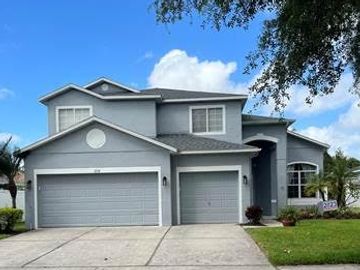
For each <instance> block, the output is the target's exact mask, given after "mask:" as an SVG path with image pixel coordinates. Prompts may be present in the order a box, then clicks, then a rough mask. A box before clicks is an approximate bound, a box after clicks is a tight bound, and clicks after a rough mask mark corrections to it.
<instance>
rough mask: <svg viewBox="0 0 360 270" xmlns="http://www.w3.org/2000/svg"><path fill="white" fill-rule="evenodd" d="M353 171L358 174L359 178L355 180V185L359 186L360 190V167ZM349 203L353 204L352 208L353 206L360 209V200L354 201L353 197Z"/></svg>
mask: <svg viewBox="0 0 360 270" xmlns="http://www.w3.org/2000/svg"><path fill="white" fill-rule="evenodd" d="M353 171H354V173H356V174H357V178H356V180H355V183H356V184H357V185H359V188H360V167H357V168H355V169H354V170H353ZM348 201H349V202H351V204H350V206H352V207H360V199H354V198H353V197H350V198H349V200H348Z"/></svg>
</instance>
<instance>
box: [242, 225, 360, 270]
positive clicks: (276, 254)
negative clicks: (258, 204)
mask: <svg viewBox="0 0 360 270" xmlns="http://www.w3.org/2000/svg"><path fill="white" fill-rule="evenodd" d="M246 231H247V232H248V233H249V234H250V235H251V236H252V237H253V239H254V240H255V241H256V242H257V244H258V245H259V246H260V247H261V248H262V249H263V250H264V252H265V253H266V255H267V256H268V258H269V260H270V261H271V263H273V264H274V265H297V264H340V263H360V219H348V220H331V219H329V220H303V221H300V222H298V223H297V225H296V226H295V227H283V228H263V229H261V230H259V229H246Z"/></svg>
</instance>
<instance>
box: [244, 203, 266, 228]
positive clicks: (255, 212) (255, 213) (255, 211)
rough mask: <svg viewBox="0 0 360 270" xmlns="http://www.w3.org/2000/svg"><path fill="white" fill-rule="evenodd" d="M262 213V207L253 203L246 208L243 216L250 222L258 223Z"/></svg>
mask: <svg viewBox="0 0 360 270" xmlns="http://www.w3.org/2000/svg"><path fill="white" fill-rule="evenodd" d="M262 215H263V209H262V208H261V207H260V206H257V205H253V206H249V207H248V208H246V211H245V216H246V217H247V218H248V220H249V222H250V224H252V225H260V224H261V223H260V220H261V218H262Z"/></svg>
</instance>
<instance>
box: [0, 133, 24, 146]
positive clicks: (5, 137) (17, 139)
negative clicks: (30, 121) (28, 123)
mask: <svg viewBox="0 0 360 270" xmlns="http://www.w3.org/2000/svg"><path fill="white" fill-rule="evenodd" d="M10 137H12V139H11V143H13V144H17V143H19V142H20V141H21V140H20V137H19V136H18V135H15V134H11V133H8V132H0V143H3V142H6V141H7V140H8V139H9V138H10Z"/></svg>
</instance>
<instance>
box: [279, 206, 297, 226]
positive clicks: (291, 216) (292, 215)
mask: <svg viewBox="0 0 360 270" xmlns="http://www.w3.org/2000/svg"><path fill="white" fill-rule="evenodd" d="M278 218H279V220H280V221H283V220H286V221H293V222H296V221H297V220H298V218H299V210H298V209H297V208H295V207H293V206H285V207H284V208H282V209H280V213H279V217H278Z"/></svg>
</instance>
